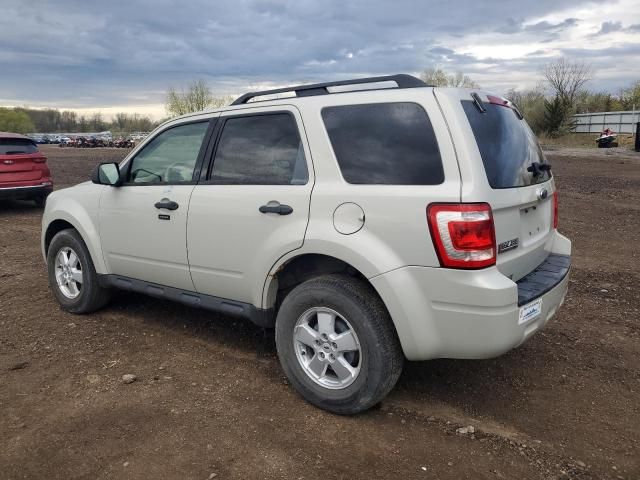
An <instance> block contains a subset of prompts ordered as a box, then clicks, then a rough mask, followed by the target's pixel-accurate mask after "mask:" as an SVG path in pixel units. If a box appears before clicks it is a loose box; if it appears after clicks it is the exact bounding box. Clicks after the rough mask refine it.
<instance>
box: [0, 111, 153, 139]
mask: <svg viewBox="0 0 640 480" xmlns="http://www.w3.org/2000/svg"><path fill="white" fill-rule="evenodd" d="M157 124H158V122H154V121H153V120H152V119H151V118H150V117H148V116H146V115H140V114H137V113H124V112H122V113H116V114H115V115H114V116H113V118H112V119H111V120H105V119H104V117H103V116H102V114H101V113H100V112H96V113H93V114H91V115H78V114H77V113H76V112H73V111H71V110H62V111H61V110H58V109H55V108H45V109H35V108H26V107H16V108H0V131H6V132H16V133H32V132H40V133H56V132H65V133H74V132H79V133H80V132H102V131H105V130H111V131H114V132H122V133H130V132H147V131H150V130H153V129H154V128H155V127H156V125H157Z"/></svg>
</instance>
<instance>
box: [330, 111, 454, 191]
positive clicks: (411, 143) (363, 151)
mask: <svg viewBox="0 0 640 480" xmlns="http://www.w3.org/2000/svg"><path fill="white" fill-rule="evenodd" d="M322 119H323V120H324V125H325V127H326V129H327V133H328V134H329V139H330V140H331V145H332V146H333V151H334V153H335V155H336V159H337V160H338V164H339V166H340V171H341V172H342V176H343V177H344V179H345V180H346V181H347V182H348V183H354V184H376V185H438V184H440V183H442V182H443V181H444V172H443V169H442V159H441V158H440V151H439V150H438V143H437V141H436V136H435V132H434V131H433V127H432V125H431V121H430V120H429V116H428V115H427V112H426V111H425V110H424V108H422V107H421V106H420V105H418V104H415V103H372V104H364V105H343V106H338V107H326V108H324V109H323V110H322Z"/></svg>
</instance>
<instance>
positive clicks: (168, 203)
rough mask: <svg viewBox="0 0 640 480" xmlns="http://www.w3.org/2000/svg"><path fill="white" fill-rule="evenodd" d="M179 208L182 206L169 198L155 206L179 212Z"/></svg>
mask: <svg viewBox="0 0 640 480" xmlns="http://www.w3.org/2000/svg"><path fill="white" fill-rule="evenodd" d="M179 206H180V205H178V204H177V203H176V202H174V201H172V200H169V199H168V198H163V199H162V200H160V201H159V202H156V204H155V207H156V208H158V209H160V208H166V209H167V210H177V209H178V207H179Z"/></svg>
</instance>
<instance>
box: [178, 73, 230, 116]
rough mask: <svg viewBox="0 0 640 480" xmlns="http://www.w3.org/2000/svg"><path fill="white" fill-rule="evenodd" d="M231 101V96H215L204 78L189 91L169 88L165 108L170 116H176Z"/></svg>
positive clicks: (216, 106)
mask: <svg viewBox="0 0 640 480" xmlns="http://www.w3.org/2000/svg"><path fill="white" fill-rule="evenodd" d="M230 102H231V98H230V97H216V96H214V95H213V94H212V93H211V89H210V88H209V87H208V86H207V84H206V82H205V81H204V80H196V81H194V82H193V83H192V84H191V85H190V86H189V88H188V89H187V91H184V90H180V91H177V90H176V89H175V88H173V87H171V88H169V90H168V91H167V100H166V105H165V108H166V110H167V114H168V115H169V116H170V117H176V116H178V115H184V114H186V113H191V112H199V111H200V110H205V109H207V108H218V107H221V106H223V105H228V104H229V103H230Z"/></svg>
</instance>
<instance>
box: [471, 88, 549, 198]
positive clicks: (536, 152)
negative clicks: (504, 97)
mask: <svg viewBox="0 0 640 480" xmlns="http://www.w3.org/2000/svg"><path fill="white" fill-rule="evenodd" d="M483 106H484V108H485V109H486V112H480V110H478V108H477V107H476V105H475V104H474V103H473V102H472V101H471V100H463V101H462V108H463V109H464V113H465V114H466V116H467V119H468V120H469V125H470V126H471V130H472V131H473V136H474V138H475V140H476V143H477V145H478V149H479V150H480V156H481V157H482V163H483V164H484V170H485V172H486V174H487V180H488V181H489V185H491V188H494V189H497V188H515V187H525V186H527V185H534V184H538V183H543V182H546V181H547V180H549V179H550V178H551V174H550V173H549V172H548V171H545V172H543V174H542V175H540V176H538V177H534V176H533V175H532V174H531V172H528V171H527V168H528V167H529V166H530V165H531V164H532V163H533V162H538V163H546V159H545V157H544V154H543V153H542V149H541V148H540V145H539V144H538V140H537V139H536V136H535V134H534V133H533V132H532V131H531V129H530V128H529V125H527V122H525V121H524V120H521V119H520V118H518V116H517V115H516V113H515V112H514V111H513V109H511V108H507V107H503V106H501V105H495V104H490V103H485V104H484V105H483Z"/></svg>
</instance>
